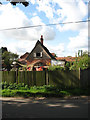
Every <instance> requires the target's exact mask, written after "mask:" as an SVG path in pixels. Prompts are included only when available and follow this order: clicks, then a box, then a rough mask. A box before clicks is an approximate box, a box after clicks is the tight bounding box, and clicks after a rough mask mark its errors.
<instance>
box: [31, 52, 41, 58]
mask: <svg viewBox="0 0 90 120" xmlns="http://www.w3.org/2000/svg"><path fill="white" fill-rule="evenodd" d="M33 56H34V57H37V58H39V57H42V52H37V53H34V54H33Z"/></svg>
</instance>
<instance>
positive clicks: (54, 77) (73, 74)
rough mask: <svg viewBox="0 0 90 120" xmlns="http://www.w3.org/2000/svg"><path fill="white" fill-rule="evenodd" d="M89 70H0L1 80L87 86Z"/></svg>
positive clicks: (40, 84) (35, 83) (28, 83)
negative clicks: (0, 71) (0, 73)
mask: <svg viewBox="0 0 90 120" xmlns="http://www.w3.org/2000/svg"><path fill="white" fill-rule="evenodd" d="M89 73H90V70H78V71H75V70H74V71H69V70H67V71H18V72H17V71H2V81H3V82H5V81H6V82H7V83H17V84H18V83H25V84H27V85H29V86H34V85H36V86H42V85H63V86H66V87H87V86H88V84H89V85H90V82H88V74H89Z"/></svg>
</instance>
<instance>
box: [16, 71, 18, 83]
mask: <svg viewBox="0 0 90 120" xmlns="http://www.w3.org/2000/svg"><path fill="white" fill-rule="evenodd" d="M16 83H17V84H18V69H16Z"/></svg>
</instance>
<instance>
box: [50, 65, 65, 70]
mask: <svg viewBox="0 0 90 120" xmlns="http://www.w3.org/2000/svg"><path fill="white" fill-rule="evenodd" d="M48 70H49V71H55V70H65V68H64V67H61V66H58V65H54V66H49V68H48Z"/></svg>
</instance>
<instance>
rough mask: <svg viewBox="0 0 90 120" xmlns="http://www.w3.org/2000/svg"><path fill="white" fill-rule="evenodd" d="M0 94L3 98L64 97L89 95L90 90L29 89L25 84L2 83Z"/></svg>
mask: <svg viewBox="0 0 90 120" xmlns="http://www.w3.org/2000/svg"><path fill="white" fill-rule="evenodd" d="M0 94H2V96H3V97H15V96H21V97H31V96H33V97H37V96H40V97H42V96H43V97H64V96H80V95H88V94H89V93H88V89H80V88H67V87H64V86H53V85H43V86H32V87H29V86H27V85H25V84H23V83H22V84H21V83H19V84H16V83H14V84H12V83H10V84H7V83H2V92H0Z"/></svg>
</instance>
